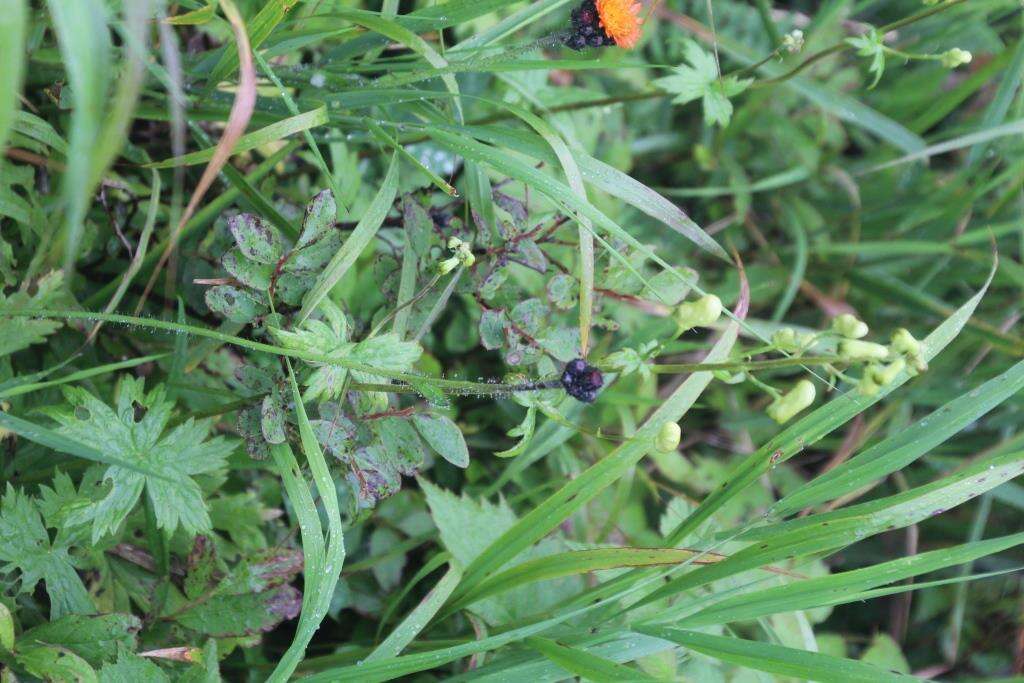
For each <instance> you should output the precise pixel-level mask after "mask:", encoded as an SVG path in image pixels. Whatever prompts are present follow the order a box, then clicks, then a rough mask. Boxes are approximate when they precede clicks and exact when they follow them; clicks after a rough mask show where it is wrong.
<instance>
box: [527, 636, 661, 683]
mask: <svg viewBox="0 0 1024 683" xmlns="http://www.w3.org/2000/svg"><path fill="white" fill-rule="evenodd" d="M525 644H526V645H527V646H529V647H532V648H533V649H534V650H537V651H538V652H540V653H541V654H542V655H544V656H545V657H547V658H548V659H550V660H551V661H552V662H554V663H555V664H557V665H558V666H560V667H562V668H563V669H565V670H566V671H568V672H569V673H571V674H574V675H576V676H579V677H580V678H581V679H582V680H587V681H594V682H595V683H616V682H617V681H656V680H658V679H656V678H653V677H651V676H648V675H647V674H645V673H644V672H642V671H639V670H637V669H633V668H630V667H628V666H625V665H623V664H619V663H618V662H613V661H612V660H610V659H605V658H604V657H600V656H598V655H595V654H591V653H589V652H587V651H586V650H580V649H578V648H574V647H568V646H566V645H563V644H561V643H558V642H556V641H554V640H549V639H547V638H539V637H537V636H533V637H531V638H527V639H526V641H525Z"/></svg>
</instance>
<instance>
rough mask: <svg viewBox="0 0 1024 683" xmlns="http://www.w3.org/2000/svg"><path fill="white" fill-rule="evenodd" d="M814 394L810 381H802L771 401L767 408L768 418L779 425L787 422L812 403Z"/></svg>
mask: <svg viewBox="0 0 1024 683" xmlns="http://www.w3.org/2000/svg"><path fill="white" fill-rule="evenodd" d="M816 393H817V392H816V391H815V389H814V385H813V384H811V381H810V380H806V379H802V380H800V381H799V382H797V383H796V385H795V386H794V387H793V388H792V389H790V390H789V391H788V392H786V393H785V394H783V395H782V396H780V397H779V398H777V399H775V400H774V401H772V404H771V405H769V406H768V410H767V413H768V417H770V418H771V419H773V420H775V421H776V422H778V423H779V424H783V423H785V422H788V421H789V420H791V419H792V418H793V416H794V415H796V414H797V413H799V412H800V411H801V410H803V409H804V408H806V407H807V406H809V405H811V404H812V403H814V396H815V394H816Z"/></svg>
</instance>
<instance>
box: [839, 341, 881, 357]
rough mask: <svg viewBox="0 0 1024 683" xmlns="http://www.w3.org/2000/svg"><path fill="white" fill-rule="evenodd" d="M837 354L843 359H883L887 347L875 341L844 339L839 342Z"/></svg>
mask: <svg viewBox="0 0 1024 683" xmlns="http://www.w3.org/2000/svg"><path fill="white" fill-rule="evenodd" d="M839 356H840V357H841V358H842V359H843V360H885V359H886V358H888V357H889V349H887V348H886V347H884V346H882V345H881V344H876V343H875V342H866V341H858V340H856V339H844V340H843V341H842V342H840V343H839Z"/></svg>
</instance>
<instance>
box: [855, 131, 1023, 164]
mask: <svg viewBox="0 0 1024 683" xmlns="http://www.w3.org/2000/svg"><path fill="white" fill-rule="evenodd" d="M1021 133H1024V119H1018V120H1016V121H1011V122H1010V123H1004V124H1002V125H999V126H989V127H987V128H981V129H980V130H977V131H975V132H973V133H968V134H966V135H958V136H957V137H955V138H953V139H952V140H946V141H945V142H940V143H938V144H935V145H929V146H927V147H925V148H924V149H919V150H916V151H913V152H911V153H909V154H906V155H904V156H902V157H900V158H898V159H893V160H892V161H887V162H885V163H883V164H878V165H877V166H872V167H870V168H867V169H864V170H863V171H860V172H859V173H857V174H855V175H857V176H864V175H867V174H870V173H875V172H877V171H882V170H885V169H887V168H892V167H893V166H901V165H903V164H909V163H910V162H912V161H922V160H925V159H930V158H931V157H933V156H938V155H940V154H946V153H947V152H953V151H956V150H958V149H964V148H966V147H974V146H976V145H980V144H982V143H986V142H990V141H992V140H998V139H999V138H1004V137H1009V136H1015V135H1020V134H1021Z"/></svg>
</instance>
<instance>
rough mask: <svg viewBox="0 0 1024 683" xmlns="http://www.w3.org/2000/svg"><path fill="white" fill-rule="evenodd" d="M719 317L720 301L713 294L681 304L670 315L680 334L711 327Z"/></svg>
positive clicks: (720, 310) (720, 311) (720, 312)
mask: <svg viewBox="0 0 1024 683" xmlns="http://www.w3.org/2000/svg"><path fill="white" fill-rule="evenodd" d="M721 315H722V300H721V299H719V298H718V297H717V296H715V295H714V294H706V295H704V296H702V297H701V298H699V299H697V300H696V301H692V302H689V301H687V302H683V303H681V304H679V305H678V306H677V307H676V310H675V311H674V312H673V313H672V317H673V318H674V319H675V321H676V325H678V327H679V333H680V334H682V333H683V332H686V331H687V330H692V329H693V328H695V327H707V326H709V325H712V324H714V322H715V321H716V320H718V318H719V317H721Z"/></svg>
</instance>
